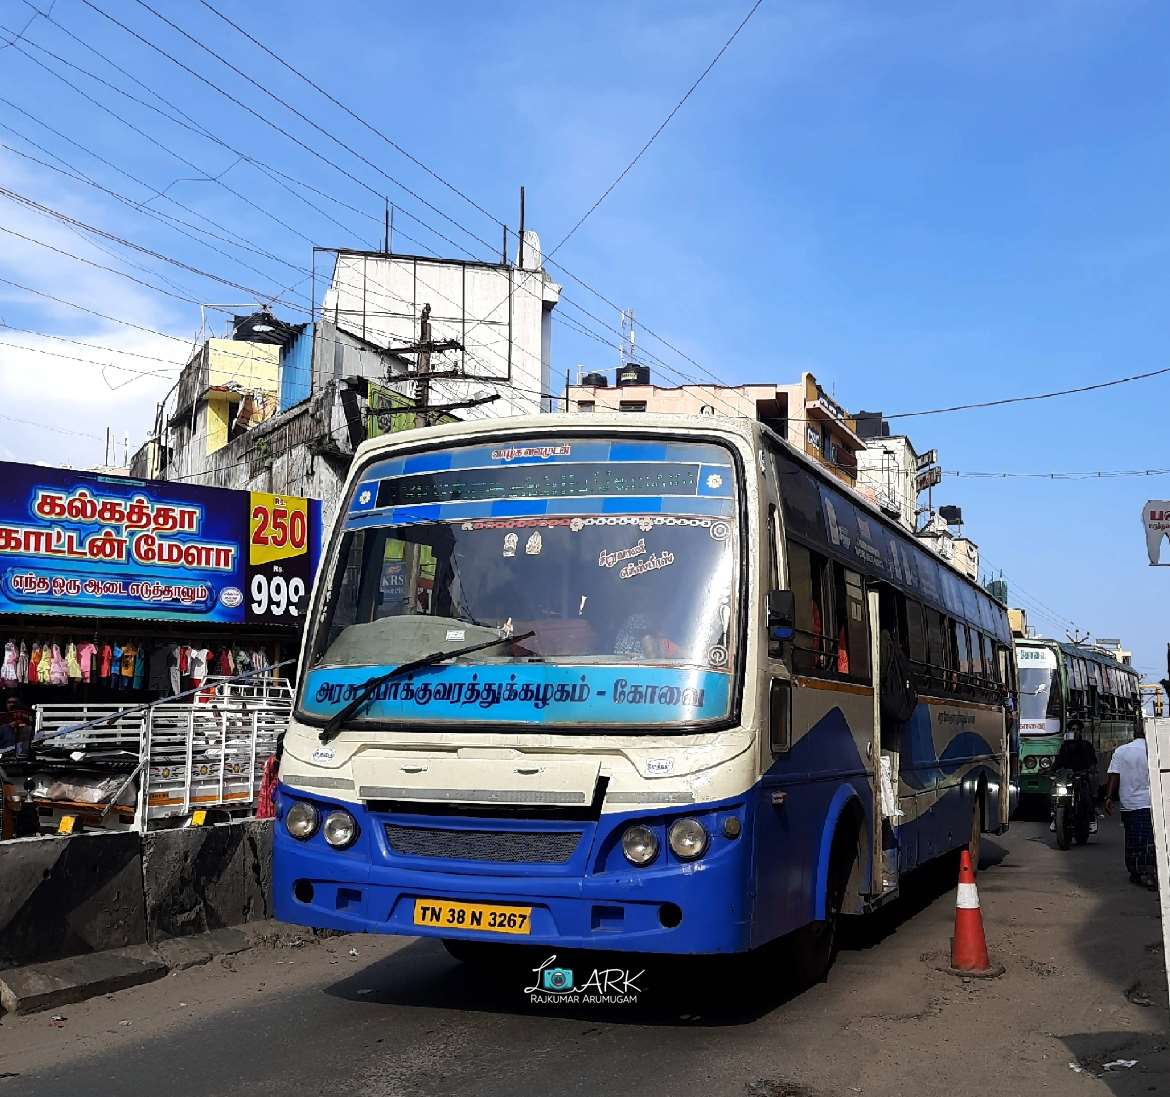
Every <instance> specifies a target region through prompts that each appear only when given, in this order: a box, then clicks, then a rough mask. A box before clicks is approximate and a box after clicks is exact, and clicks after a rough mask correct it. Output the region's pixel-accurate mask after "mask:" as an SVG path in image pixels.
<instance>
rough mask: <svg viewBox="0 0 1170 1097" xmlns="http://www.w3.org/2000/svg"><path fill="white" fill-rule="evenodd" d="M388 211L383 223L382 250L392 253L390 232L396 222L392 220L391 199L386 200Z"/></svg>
mask: <svg viewBox="0 0 1170 1097" xmlns="http://www.w3.org/2000/svg"><path fill="white" fill-rule="evenodd" d="M385 201H386V212H385V216H384V218H383V224H382V251H383V252H385V253H386V254H387V255H389V254H390V232H391V227H392V226H393V224H394V222H393V221H391V220H390V199H389V198H387V199H386V200H385Z"/></svg>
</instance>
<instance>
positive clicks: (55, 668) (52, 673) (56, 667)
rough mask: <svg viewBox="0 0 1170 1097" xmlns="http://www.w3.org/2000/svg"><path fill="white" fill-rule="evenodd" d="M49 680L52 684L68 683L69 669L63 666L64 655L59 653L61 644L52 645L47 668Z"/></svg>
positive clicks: (61, 684)
mask: <svg viewBox="0 0 1170 1097" xmlns="http://www.w3.org/2000/svg"><path fill="white" fill-rule="evenodd" d="M49 682H50V684H51V685H54V686H67V685H68V684H69V671H68V669H67V668H66V666H65V656H64V655H62V654H61V645H60V644H54V645H53V660H52V664H51V666H50V668H49Z"/></svg>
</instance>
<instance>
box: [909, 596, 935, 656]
mask: <svg viewBox="0 0 1170 1097" xmlns="http://www.w3.org/2000/svg"><path fill="white" fill-rule="evenodd" d="M922 614H923V610H922V606H921V604H920V603H918V602H916V601H914V599H913V598H907V599H906V633H907V637H908V639H909V642H910V658H911V660H912V661H913V662H914V663H916V664H918V665H921V664H923V663H928V662H929V661H930V660H929V659H928V658H927V654H926V625H925V622H924V621H923V617H922Z"/></svg>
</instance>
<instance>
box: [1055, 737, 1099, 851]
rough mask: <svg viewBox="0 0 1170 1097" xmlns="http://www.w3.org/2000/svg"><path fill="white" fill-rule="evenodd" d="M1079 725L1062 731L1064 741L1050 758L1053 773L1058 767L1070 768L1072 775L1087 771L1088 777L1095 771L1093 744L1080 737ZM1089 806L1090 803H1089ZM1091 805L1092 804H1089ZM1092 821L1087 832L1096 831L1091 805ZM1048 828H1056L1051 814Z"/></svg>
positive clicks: (1095, 753) (1095, 813) (1095, 821)
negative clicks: (1051, 758) (1054, 755)
mask: <svg viewBox="0 0 1170 1097" xmlns="http://www.w3.org/2000/svg"><path fill="white" fill-rule="evenodd" d="M1080 731H1081V729H1080V725H1079V724H1076V723H1074V724H1071V725H1070V726H1069V730H1068V731H1066V732H1065V733H1064V741H1063V742H1062V743H1061V744H1060V750H1058V751H1057V752H1056V757H1055V758H1054V759H1053V760H1052V771H1053V772H1054V773H1055V772H1056V771H1057V770H1058V769H1068V770H1072V773H1073V776H1074V778H1075V777H1079V776H1080V775H1081V774H1082V773H1088V774H1089V775H1090V777H1092V776H1093V775H1095V774H1096V772H1097V752H1096V751H1095V750H1094V749H1093V744H1092V743H1090V742H1089V741H1088V740H1087V739H1082V738H1081V735H1080ZM1089 787H1090V789H1091V788H1092V787H1093V783H1092V780H1090V783H1089ZM1090 806H1091V805H1090ZM1091 807H1092V806H1091ZM1092 812H1093V815H1092V821H1091V822H1090V823H1089V833H1090V834H1096V833H1097V809H1096V807H1092ZM1048 829H1049V830H1055V829H1056V817H1055V816H1053V819H1052V822H1051V823H1050V824H1049V827H1048Z"/></svg>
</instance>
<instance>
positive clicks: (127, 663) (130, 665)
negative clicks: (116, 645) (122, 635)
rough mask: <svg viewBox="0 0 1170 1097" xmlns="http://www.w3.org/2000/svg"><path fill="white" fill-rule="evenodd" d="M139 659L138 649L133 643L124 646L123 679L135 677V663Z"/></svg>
mask: <svg viewBox="0 0 1170 1097" xmlns="http://www.w3.org/2000/svg"><path fill="white" fill-rule="evenodd" d="M137 657H138V648H137V647H135V645H134V644H132V643H126V644H123V645H122V677H123V678H133V677H134V661H135V659H136V658H137Z"/></svg>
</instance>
